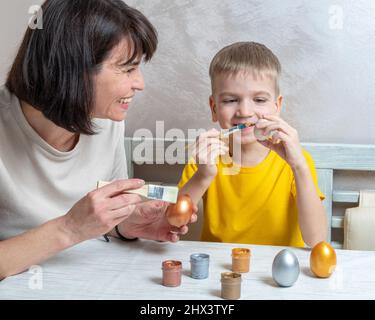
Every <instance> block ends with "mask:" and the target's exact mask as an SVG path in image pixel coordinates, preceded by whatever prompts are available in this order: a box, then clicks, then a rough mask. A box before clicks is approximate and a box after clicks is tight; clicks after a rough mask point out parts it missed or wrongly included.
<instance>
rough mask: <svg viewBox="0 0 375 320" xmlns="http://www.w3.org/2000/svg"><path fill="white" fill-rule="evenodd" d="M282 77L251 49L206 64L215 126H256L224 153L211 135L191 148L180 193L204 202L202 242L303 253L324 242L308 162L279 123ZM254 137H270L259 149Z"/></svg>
mask: <svg viewBox="0 0 375 320" xmlns="http://www.w3.org/2000/svg"><path fill="white" fill-rule="evenodd" d="M280 73H281V66H280V62H279V60H278V59H277V57H276V56H275V55H274V54H273V53H272V52H271V51H270V50H269V49H268V48H267V47H265V46H264V45H262V44H259V43H254V42H240V43H234V44H232V45H230V46H228V47H225V48H223V49H222V50H221V51H219V52H218V53H217V55H216V56H215V57H214V59H213V61H212V63H211V66H210V77H211V83H212V95H211V96H210V108H211V113H212V120H213V122H218V123H219V125H220V127H221V128H222V129H228V128H231V127H233V126H235V125H238V124H241V123H250V124H255V126H251V127H249V128H246V129H243V130H242V131H241V132H238V133H235V134H233V135H231V136H230V139H229V143H228V145H227V144H226V143H225V142H224V141H223V139H222V137H221V135H220V132H219V131H218V130H215V129H212V130H210V131H208V132H205V133H203V134H201V135H200V136H199V138H198V139H197V142H196V143H195V146H194V147H195V152H194V153H193V154H194V159H195V162H194V163H189V164H188V165H187V166H186V167H185V169H184V171H183V173H182V177H181V181H180V183H179V187H180V193H181V194H189V195H190V196H191V198H192V200H193V202H194V203H198V201H199V200H200V199H201V197H202V196H203V201H204V215H205V217H204V223H203V230H202V235H201V240H202V241H216V242H230V243H249V244H264V245H280V246H295V247H303V246H305V244H306V245H308V246H314V245H315V244H317V243H318V242H320V241H324V240H325V239H326V236H327V221H326V214H325V210H324V207H323V205H322V200H323V199H324V195H323V194H322V193H321V191H320V190H319V187H318V184H317V176H316V170H315V167H314V163H313V159H312V158H311V156H310V155H309V153H308V152H307V151H305V150H303V149H302V148H301V146H300V142H299V138H298V133H297V131H296V130H295V129H294V128H292V127H291V126H290V125H288V124H287V123H286V122H285V121H284V120H282V119H281V118H280V112H281V106H282V100H283V98H282V96H281V95H280V92H279V77H280ZM260 119H262V120H261V121H259V120H260ZM254 130H257V131H258V132H260V133H261V135H265V136H267V135H268V134H269V133H272V132H273V134H272V137H271V138H270V139H268V140H266V141H259V140H257V138H256V137H255V135H254ZM257 136H258V137H259V135H257ZM261 140H262V139H261ZM236 145H237V146H240V147H239V148H237V150H238V151H240V152H236V150H235V149H236V148H235V146H236ZM225 155H226V156H227V157H228V156H229V158H230V159H231V160H232V162H233V163H232V164H228V162H227V161H224V159H225V158H224V157H223V156H225ZM236 167H237V169H238V170H237V171H235V170H232V171H233V172H232V173H230V172H231V171H230V170H229V171H228V169H235V168H236Z"/></svg>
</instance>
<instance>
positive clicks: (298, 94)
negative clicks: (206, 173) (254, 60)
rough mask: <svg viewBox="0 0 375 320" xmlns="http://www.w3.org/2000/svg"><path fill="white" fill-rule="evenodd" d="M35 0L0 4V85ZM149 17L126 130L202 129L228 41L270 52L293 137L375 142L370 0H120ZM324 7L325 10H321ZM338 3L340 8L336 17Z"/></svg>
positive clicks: (374, 28) (374, 4)
mask: <svg viewBox="0 0 375 320" xmlns="http://www.w3.org/2000/svg"><path fill="white" fill-rule="evenodd" d="M41 2H42V1H39V0H17V1H12V0H3V1H1V2H0V43H1V46H0V82H3V81H4V79H5V75H6V72H7V71H8V69H9V65H10V63H11V61H12V59H13V58H14V54H15V52H16V48H17V46H18V44H19V43H20V41H21V38H22V35H23V32H24V30H25V28H26V26H27V23H28V20H29V18H30V15H29V14H28V8H29V7H30V6H31V5H33V4H40V3H41ZM127 3H128V4H130V5H133V6H135V7H136V8H138V9H140V10H141V11H142V12H144V13H145V14H146V15H147V16H148V17H149V19H150V20H151V21H152V22H153V23H154V24H155V26H156V27H157V29H158V31H159V35H160V46H159V50H158V52H157V55H156V57H155V59H154V60H153V61H152V62H151V63H150V64H149V65H147V66H145V68H144V73H145V77H146V81H147V82H146V85H147V87H146V91H145V92H144V93H142V94H140V95H139V96H138V98H137V100H136V104H135V105H134V106H133V109H132V110H131V112H130V115H129V120H128V131H127V135H129V136H130V135H132V134H133V133H134V131H135V130H136V129H138V128H140V127H143V128H149V129H151V130H152V131H155V121H156V120H164V121H165V130H168V129H170V128H183V129H185V130H186V129H188V128H209V127H211V126H212V124H211V121H210V116H209V109H208V106H207V99H208V95H209V93H210V90H209V79H208V65H209V63H210V61H211V59H212V57H213V55H214V54H215V53H216V52H217V51H218V50H219V49H220V48H221V47H223V46H224V45H227V44H229V43H232V42H234V41H241V40H253V41H258V42H262V43H264V44H266V45H267V46H269V47H270V48H271V49H272V50H273V51H274V52H275V53H276V54H277V55H278V56H279V58H280V60H281V62H282V65H283V68H284V74H283V79H282V91H283V94H284V96H285V106H284V112H283V116H284V118H285V119H286V120H287V121H288V122H290V124H292V125H293V126H294V127H296V128H297V129H298V130H299V132H300V136H301V140H303V141H312V142H340V143H366V144H367V143H375V121H374V120H373V119H374V118H375V111H374V110H375V108H374V101H375V63H374V62H373V61H374V59H375V42H374V41H373V40H374V39H373V38H374V35H375V20H374V19H373V17H374V14H375V1H368V0H360V1H353V0H342V1H339V0H337V1H326V0H315V1H309V0H283V1H277V0H251V1H248V0H247V1H246V0H221V1H216V0H204V1H203V0H179V1H176V0H175V1H173V0H129V1H127ZM331 10H332V11H331ZM340 10H341V11H342V13H343V16H342V23H340Z"/></svg>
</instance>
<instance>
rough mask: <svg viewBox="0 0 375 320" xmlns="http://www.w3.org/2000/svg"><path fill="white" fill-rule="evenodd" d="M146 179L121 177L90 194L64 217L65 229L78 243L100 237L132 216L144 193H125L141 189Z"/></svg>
mask: <svg viewBox="0 0 375 320" xmlns="http://www.w3.org/2000/svg"><path fill="white" fill-rule="evenodd" d="M143 185H144V181H143V180H139V179H131V180H118V181H115V182H112V183H110V184H108V185H106V186H104V187H102V188H99V189H97V190H95V191H92V192H90V193H88V194H87V195H86V196H85V197H84V198H82V199H81V200H80V201H78V202H77V203H76V204H75V205H74V206H73V208H72V209H70V211H69V212H68V213H67V214H66V215H65V216H64V222H65V228H66V230H69V233H70V234H71V236H72V238H73V239H74V240H75V241H76V242H81V241H85V240H88V239H93V238H97V237H99V236H101V235H103V234H106V233H108V232H109V231H111V230H112V229H113V228H114V227H115V226H116V225H118V224H119V223H121V222H122V221H123V220H124V219H126V218H127V217H129V216H130V215H131V214H132V213H133V211H134V209H135V208H136V204H137V203H139V202H141V201H142V199H141V197H140V196H138V195H135V194H124V193H123V192H124V191H126V190H133V189H138V188H141V187H142V186H143Z"/></svg>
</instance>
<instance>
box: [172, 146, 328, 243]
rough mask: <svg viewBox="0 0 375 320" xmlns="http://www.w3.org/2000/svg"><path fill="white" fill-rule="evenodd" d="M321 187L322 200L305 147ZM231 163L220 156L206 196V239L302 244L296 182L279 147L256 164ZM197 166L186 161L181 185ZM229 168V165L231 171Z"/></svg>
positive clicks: (233, 241)
mask: <svg viewBox="0 0 375 320" xmlns="http://www.w3.org/2000/svg"><path fill="white" fill-rule="evenodd" d="M303 154H304V156H305V158H306V161H307V163H308V166H309V169H310V172H311V175H312V178H313V180H314V183H315V186H316V190H317V193H318V195H319V197H320V199H321V200H324V198H325V197H324V195H323V194H322V192H321V191H320V190H319V187H318V181H317V175H316V170H315V165H314V161H313V159H312V157H311V155H310V154H309V153H308V152H307V151H306V150H303ZM230 168H232V165H231V164H225V163H224V161H223V159H221V158H219V162H218V174H217V176H216V177H215V179H214V180H213V182H212V183H211V185H210V187H209V188H208V190H207V191H206V193H205V194H204V196H203V202H204V221H203V230H202V234H201V240H202V241H213V242H228V243H249V244H263V245H280V246H293V247H303V246H304V245H305V244H304V241H303V239H302V235H301V230H300V228H299V224H298V210H297V202H296V187H295V182H294V175H293V172H292V170H291V168H290V166H289V165H288V163H287V162H286V161H285V160H284V159H282V158H281V157H280V156H279V155H278V154H277V153H276V152H274V151H270V152H269V154H268V155H267V157H266V158H265V159H264V160H263V161H262V162H261V163H260V164H258V165H256V166H255V167H238V171H239V172H238V173H237V174H232V175H228V174H227V172H228V171H225V170H228V169H230ZM196 171H197V166H196V165H195V164H192V163H190V164H188V165H186V166H185V168H184V171H183V173H182V176H181V180H180V183H179V188H182V187H183V185H184V184H185V183H186V182H187V181H189V179H191V177H192V176H193V175H194V174H195V172H196ZM229 172H230V171H229Z"/></svg>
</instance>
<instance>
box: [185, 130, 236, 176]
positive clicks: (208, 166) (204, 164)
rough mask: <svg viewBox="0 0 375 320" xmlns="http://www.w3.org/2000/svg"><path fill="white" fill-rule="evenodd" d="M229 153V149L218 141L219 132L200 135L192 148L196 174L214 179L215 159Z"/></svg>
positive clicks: (214, 131)
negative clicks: (196, 167)
mask: <svg viewBox="0 0 375 320" xmlns="http://www.w3.org/2000/svg"><path fill="white" fill-rule="evenodd" d="M227 152H229V147H228V146H227V145H226V144H225V143H224V142H223V141H221V140H220V131H218V130H216V129H211V130H209V131H207V132H204V133H202V134H201V135H200V136H199V137H198V138H197V141H196V142H195V143H194V145H193V146H192V156H193V158H194V160H195V162H196V163H197V165H198V173H199V174H201V175H202V176H203V177H209V178H212V177H215V176H216V174H217V166H216V159H217V157H218V156H220V155H224V154H225V153H227Z"/></svg>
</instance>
